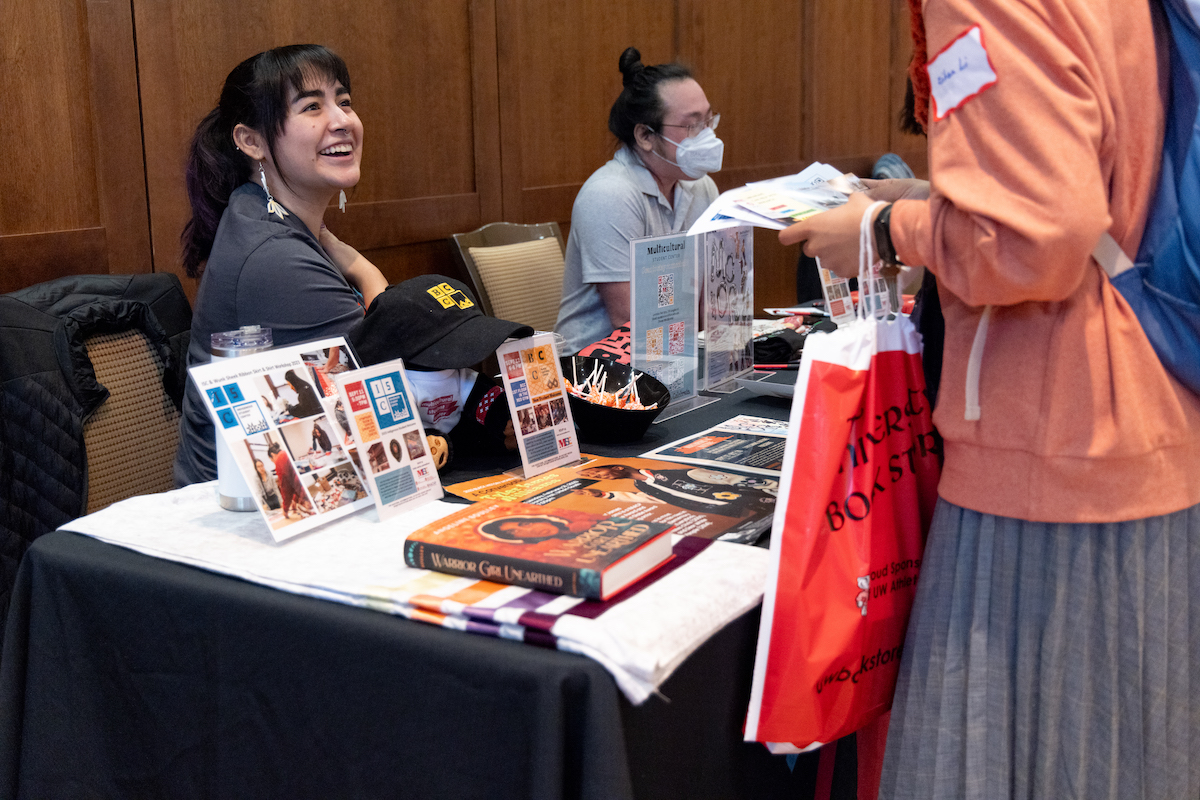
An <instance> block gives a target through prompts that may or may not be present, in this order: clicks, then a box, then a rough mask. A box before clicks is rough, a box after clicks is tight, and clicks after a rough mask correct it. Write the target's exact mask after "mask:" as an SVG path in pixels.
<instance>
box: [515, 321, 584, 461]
mask: <svg viewBox="0 0 1200 800" xmlns="http://www.w3.org/2000/svg"><path fill="white" fill-rule="evenodd" d="M496 359H497V361H498V362H499V364H500V376H501V377H502V378H503V379H504V392H505V394H506V395H507V397H508V408H509V411H511V412H512V420H513V432H514V433H515V434H516V436H517V447H518V449H519V450H520V451H521V466H522V467H523V468H524V470H525V477H527V478H531V477H533V476H534V475H538V474H540V473H542V472H546V471H547V470H550V469H554V468H555V467H561V466H562V465H564V464H571V463H574V462H576V461H578V460H579V442H578V440H577V439H576V438H575V421H574V419H572V417H571V406H570V404H569V403H568V402H567V390H566V382H565V381H563V376H562V368H561V367H560V366H559V363H558V354H557V353H556V352H555V350H554V335H553V334H549V333H543V334H537V335H535V336H530V337H527V338H525V339H517V340H515V341H509V342H505V343H504V344H502V345H500V348H499V349H498V350H497V351H496Z"/></svg>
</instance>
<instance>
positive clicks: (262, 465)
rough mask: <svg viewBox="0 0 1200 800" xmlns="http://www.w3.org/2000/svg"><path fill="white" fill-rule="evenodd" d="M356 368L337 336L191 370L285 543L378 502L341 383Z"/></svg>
mask: <svg viewBox="0 0 1200 800" xmlns="http://www.w3.org/2000/svg"><path fill="white" fill-rule="evenodd" d="M356 367H357V364H356V363H355V362H354V359H353V356H352V355H351V354H350V349H349V348H348V347H347V346H346V342H345V340H344V339H342V338H341V337H334V338H329V339H322V340H319V341H314V342H309V343H307V344H300V345H290V346H286V347H277V348H274V349H272V350H267V351H263V352H259V353H253V354H250V355H245V356H240V357H238V358H230V359H224V360H220V361H214V362H212V363H209V364H198V365H196V366H194V367H191V368H189V370H188V372H189V373H190V374H191V376H192V380H193V381H195V383H196V386H197V388H199V390H200V392H201V394H202V395H203V396H204V398H205V401H206V405H207V407H208V410H209V413H210V414H211V415H212V418H213V422H214V424H215V426H216V431H217V435H218V436H222V437H224V440H225V443H226V444H227V445H228V447H229V451H230V453H231V454H232V456H233V460H234V462H235V463H236V464H237V468H238V471H239V472H240V473H241V474H242V477H243V478H245V481H246V485H247V486H249V487H250V493H251V496H252V497H253V499H254V502H255V505H256V506H257V507H258V510H259V512H260V513H261V514H262V516H263V519H264V520H266V523H267V527H268V528H269V529H270V531H271V535H272V537H273V538H274V539H275V541H277V542H281V541H284V540H286V539H289V538H291V537H293V536H296V535H297V534H301V533H304V532H305V531H308V530H312V529H313V528H315V527H317V526H319V525H323V524H324V523H326V522H330V521H332V520H334V519H337V518H339V517H342V516H345V515H346V514H349V513H351V512H353V511H355V510H357V509H359V508H363V507H364V506H367V505H370V503H371V498H370V494H369V490H368V488H367V487H368V483H367V481H366V475H365V473H364V471H363V463H362V460H361V458H360V455H359V452H358V450H357V448H356V447H355V443H354V438H353V436H352V435H351V433H350V428H349V423H348V421H347V417H346V410H345V407H344V404H343V403H342V401H341V400H340V398H339V397H338V393H337V389H336V377H337V375H338V374H340V373H344V372H347V371H349V370H352V369H355V368H356Z"/></svg>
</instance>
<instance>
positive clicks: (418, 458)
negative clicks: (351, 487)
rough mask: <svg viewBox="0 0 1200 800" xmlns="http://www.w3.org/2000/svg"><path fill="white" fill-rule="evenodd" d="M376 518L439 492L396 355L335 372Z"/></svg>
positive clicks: (408, 507)
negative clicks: (378, 362)
mask: <svg viewBox="0 0 1200 800" xmlns="http://www.w3.org/2000/svg"><path fill="white" fill-rule="evenodd" d="M336 383H337V389H338V393H339V397H340V398H341V401H342V404H343V406H344V407H345V409H346V415H347V418H348V421H349V423H350V431H351V434H352V436H353V437H354V442H355V444H356V445H357V446H358V451H359V452H360V453H363V454H364V456H365V463H364V466H365V467H366V474H367V480H368V481H369V482H370V484H371V489H372V496H373V497H374V498H375V507H376V508H377V509H378V510H379V519H380V521H383V520H386V519H389V518H391V517H394V516H396V515H397V514H400V513H403V512H405V511H410V510H412V509H414V508H416V507H417V506H421V505H424V504H425V503H428V502H429V501H430V500H437V499H439V498H441V497H442V494H443V493H442V483H441V481H440V480H439V479H438V472H437V467H436V466H435V464H434V460H433V454H432V453H430V451H429V443H428V441H427V440H426V438H425V431H424V429H423V428H422V426H421V416H420V414H419V413H418V411H417V408H416V406H415V405H414V404H413V396H414V395H413V390H412V386H411V385H410V384H409V382H408V376H407V374H406V373H405V371H404V362H403V360H401V359H399V358H397V359H393V360H391V361H384V362H382V363H380V364H374V365H372V366H369V367H363V368H362V369H357V370H351V371H349V372H343V373H341V374H340V375H337V376H336Z"/></svg>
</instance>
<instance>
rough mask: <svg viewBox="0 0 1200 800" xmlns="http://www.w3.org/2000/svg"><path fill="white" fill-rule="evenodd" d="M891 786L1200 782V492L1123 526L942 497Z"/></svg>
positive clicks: (1084, 789) (901, 700)
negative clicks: (1018, 515)
mask: <svg viewBox="0 0 1200 800" xmlns="http://www.w3.org/2000/svg"><path fill="white" fill-rule="evenodd" d="M921 567H922V568H921V583H920V586H919V587H918V591H917V598H916V603H915V606H914V609H913V615H912V619H911V621H910V623H909V630H908V636H907V639H906V641H905V647H904V655H903V658H902V661H901V665H900V677H899V680H898V683H897V686H896V699H895V704H894V706H893V709H892V721H891V727H890V728H889V730H888V741H887V750H886V754H885V757H884V766H883V779H882V782H881V789H880V794H879V796H880V798H887V800H907V798H914V799H915V798H920V800H929V798H934V799H935V800H941V799H942V798H944V799H945V800H950V799H951V798H953V800H960V798H967V799H968V800H974V799H975V798H1005V800H1008V799H1009V798H1013V799H1015V800H1021V799H1023V798H1053V799H1054V800H1064V799H1065V798H1078V799H1079V800H1158V798H1192V799H1193V800H1194V799H1195V798H1200V506H1194V507H1192V508H1190V509H1187V510H1184V511H1180V512H1177V513H1175V514H1168V515H1166V516H1162V517H1153V518H1151V519H1145V520H1137V521H1134V522H1122V523H1107V524H1095V525H1092V524H1073V525H1065V524H1047V523H1033V522H1022V521H1020V520H1013V519H1007V518H1004V517H993V516H988V515H986V514H979V513H976V512H974V511H968V510H966V509H962V508H959V507H957V506H954V505H951V504H949V503H946V502H944V501H939V502H938V507H937V512H936V514H935V515H934V519H933V524H932V528H931V530H930V534H929V539H928V543H927V545H926V550H925V559H924V562H923V563H922V565H921Z"/></svg>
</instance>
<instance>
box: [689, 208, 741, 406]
mask: <svg viewBox="0 0 1200 800" xmlns="http://www.w3.org/2000/svg"><path fill="white" fill-rule="evenodd" d="M698 241H699V242H700V243H702V249H701V252H700V266H701V269H702V270H703V272H704V296H705V312H704V314H705V325H704V330H705V347H704V376H705V377H704V380H705V386H706V387H707V388H709V389H712V388H714V387H717V386H719V385H721V384H722V383H725V382H726V381H730V382H732V379H734V378H736V377H738V376H739V375H745V374H746V373H748V372H750V371H751V370H753V369H754V229H753V228H751V227H750V226H749V225H745V226H742V227H738V228H726V229H724V230H719V231H712V232H710V233H706V234H704V235H703V236H701V237H698Z"/></svg>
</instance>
